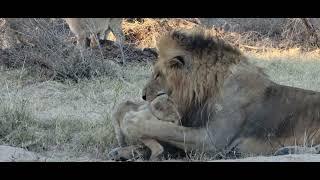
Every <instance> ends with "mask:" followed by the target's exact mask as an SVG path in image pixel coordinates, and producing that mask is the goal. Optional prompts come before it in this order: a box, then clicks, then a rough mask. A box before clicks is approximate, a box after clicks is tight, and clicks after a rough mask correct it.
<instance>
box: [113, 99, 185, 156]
mask: <svg viewBox="0 0 320 180" xmlns="http://www.w3.org/2000/svg"><path fill="white" fill-rule="evenodd" d="M135 113H138V114H140V115H143V116H144V117H146V118H148V119H152V117H154V118H157V120H162V121H168V122H171V123H174V124H179V122H180V115H179V113H178V111H177V109H176V107H175V105H174V103H173V101H171V100H170V99H169V97H168V96H167V95H161V96H158V97H156V98H155V99H154V100H153V101H152V102H150V103H148V102H147V103H134V102H131V101H126V102H123V103H121V104H120V105H119V106H118V107H117V109H116V111H115V113H114V114H113V125H114V129H115V132H116V137H117V140H118V143H119V146H120V147H126V146H127V143H126V138H125V137H126V133H125V132H126V131H125V130H123V129H122V124H123V121H124V120H125V119H126V118H130V116H131V115H134V114H135ZM139 140H140V141H141V142H142V143H143V144H144V145H146V146H147V147H148V148H149V149H150V150H151V156H150V159H151V160H156V159H157V158H158V156H159V155H160V154H162V152H163V147H162V145H161V144H160V143H158V142H157V141H156V140H154V139H152V138H140V139H139ZM132 147H133V148H135V147H134V146H132ZM125 149H126V150H125V151H122V153H125V154H126V153H127V152H130V151H128V150H127V149H128V148H125ZM122 156H125V157H128V156H130V154H126V155H122Z"/></svg>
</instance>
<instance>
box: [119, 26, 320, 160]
mask: <svg viewBox="0 0 320 180" xmlns="http://www.w3.org/2000/svg"><path fill="white" fill-rule="evenodd" d="M158 49H159V58H158V60H157V62H156V63H155V64H154V67H153V74H152V77H151V79H150V81H149V82H148V84H147V85H146V87H145V88H144V91H143V99H145V100H147V101H152V100H153V99H154V98H155V97H156V95H157V94H155V93H154V92H152V91H150V89H154V88H153V87H154V86H157V87H161V89H162V91H160V93H161V94H162V93H163V92H165V93H167V94H168V95H169V96H170V98H172V99H173V101H174V103H176V105H177V106H178V111H179V113H180V114H181V116H182V126H179V125H176V124H172V123H168V122H164V121H159V120H156V119H155V118H153V119H152V120H150V119H145V118H144V117H143V116H141V115H139V114H132V115H131V117H130V118H127V121H126V122H125V123H124V126H126V129H127V133H128V134H129V135H131V136H135V137H151V138H154V139H157V140H160V141H163V142H167V143H169V144H171V145H174V146H176V147H178V148H181V149H185V150H187V151H188V150H194V149H197V150H203V151H206V152H208V151H213V152H228V151H230V150H231V149H233V148H237V149H238V150H239V152H241V153H248V154H265V155H268V154H273V153H274V152H275V151H276V150H278V149H279V148H281V147H284V146H290V145H295V144H297V145H303V144H304V145H312V144H313V145H314V144H319V141H320V138H319V135H320V133H319V129H320V93H319V92H314V91H310V90H304V89H299V88H295V87H288V86H284V85H279V84H277V83H275V82H273V81H271V80H270V79H269V78H268V76H267V75H266V74H264V73H263V71H262V70H261V69H259V68H258V67H256V66H254V65H253V64H250V63H249V62H248V60H247V58H246V57H245V56H244V55H243V54H242V53H241V52H240V51H239V49H237V48H236V47H233V46H231V45H229V44H227V43H226V42H224V41H223V40H222V39H219V38H217V37H215V36H212V35H211V34H210V32H209V31H207V30H203V29H197V30H192V31H190V30H189V31H183V30H180V31H179V30H174V31H172V32H170V33H168V34H166V35H165V36H163V37H162V38H161V40H160V41H159V43H158ZM151 118H152V117H151Z"/></svg>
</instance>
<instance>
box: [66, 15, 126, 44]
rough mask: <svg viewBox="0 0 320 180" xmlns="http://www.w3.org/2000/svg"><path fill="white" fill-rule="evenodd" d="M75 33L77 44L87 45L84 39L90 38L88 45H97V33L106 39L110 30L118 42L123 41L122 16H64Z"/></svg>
mask: <svg viewBox="0 0 320 180" xmlns="http://www.w3.org/2000/svg"><path fill="white" fill-rule="evenodd" d="M64 19H65V21H66V22H67V24H68V25H69V27H70V30H71V31H72V32H73V33H74V34H75V36H76V38H77V43H78V45H79V46H81V47H83V48H85V47H87V43H86V40H87V38H90V46H91V47H96V46H97V45H98V42H97V41H98V38H99V37H97V34H99V35H100V36H102V39H107V37H108V35H109V33H110V32H112V33H113V34H114V35H115V37H116V40H117V41H118V42H119V43H123V38H124V35H123V32H122V18H64Z"/></svg>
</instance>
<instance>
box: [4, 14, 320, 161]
mask: <svg viewBox="0 0 320 180" xmlns="http://www.w3.org/2000/svg"><path fill="white" fill-rule="evenodd" d="M59 22H60V21H59ZM0 24H1V23H0ZM198 25H199V24H197V23H195V22H192V21H189V20H185V19H160V20H159V19H149V18H145V19H144V21H143V22H139V21H132V22H129V21H124V23H123V30H124V32H125V35H126V44H125V46H124V54H125V57H126V59H127V62H128V63H127V64H126V65H123V64H121V60H120V58H121V56H120V50H119V48H118V47H117V46H116V45H115V44H114V43H113V42H112V41H101V48H100V49H93V50H90V51H88V52H86V53H88V57H91V59H88V62H81V63H82V64H81V63H80V65H81V66H83V69H80V70H79V69H77V67H76V66H72V67H69V66H65V65H64V64H63V62H64V61H66V60H68V58H69V56H71V55H72V53H73V51H72V50H70V51H66V52H68V53H67V55H65V54H66V53H65V52H61V54H59V52H54V53H55V54H54V56H52V57H51V56H50V55H51V54H53V51H52V49H49V50H48V53H47V54H44V53H38V51H36V50H35V49H36V48H34V47H33V48H30V47H19V46H17V47H14V48H16V49H14V48H12V49H2V50H1V51H0V67H1V69H0V161H108V159H107V156H106V154H107V153H108V152H109V151H110V150H111V149H112V148H114V147H116V146H117V143H116V140H115V136H114V132H113V129H112V125H111V120H110V118H111V117H110V114H111V112H112V111H113V108H114V107H115V105H116V104H118V103H119V102H121V101H124V100H127V99H131V100H136V101H137V100H141V90H142V87H143V86H144V84H145V83H146V80H147V78H148V77H149V75H150V72H151V66H152V62H153V61H154V60H155V58H156V54H155V53H154V49H153V48H155V46H156V41H157V39H158V38H159V37H160V36H161V34H162V33H164V32H167V31H170V30H172V29H174V28H192V27H194V26H198ZM55 28H61V29H63V30H62V31H61V30H59V32H62V33H60V34H58V33H57V34H58V35H57V37H58V38H56V39H55V41H58V42H59V43H60V42H64V44H67V45H68V46H67V47H65V46H62V48H66V49H67V50H69V49H68V48H70V49H72V43H70V46H69V44H68V42H69V41H70V39H71V41H72V34H70V32H69V30H68V28H66V27H65V26H62V25H61V24H58V25H56V26H55ZM55 30H56V29H53V30H52V31H50V32H51V34H55V32H56V31H55ZM217 33H218V34H219V35H221V36H222V37H223V38H224V39H226V40H228V41H230V42H231V43H233V44H235V45H237V46H239V47H240V48H241V49H242V50H243V51H244V52H245V53H246V55H248V56H249V58H250V61H251V62H252V63H255V64H256V65H258V66H260V67H263V68H264V69H265V71H266V73H267V74H268V75H269V76H270V78H271V79H272V80H274V81H276V82H278V83H280V84H285V85H290V86H295V87H301V88H305V89H311V90H316V91H320V79H319V76H318V75H319V73H320V68H319V67H320V53H319V50H318V49H312V50H309V51H302V50H301V49H302V48H298V47H296V48H294V47H291V48H287V49H281V48H279V47H276V45H275V43H270V41H269V40H266V39H264V38H262V39H261V40H259V41H258V40H256V44H257V46H253V45H254V44H255V43H254V40H252V36H250V37H251V38H249V35H247V36H246V37H243V36H244V35H243V34H241V33H237V32H228V33H227V32H223V31H220V30H219V31H217ZM33 39H36V38H33ZM65 39H67V40H65ZM111 39H112V37H111ZM36 40H38V39H36ZM1 42H2V41H1ZM39 42H41V39H40V38H39ZM50 42H51V41H50ZM52 42H53V41H52ZM263 42H264V43H263ZM0 44H1V43H0ZM279 44H280V43H279ZM49 45H50V46H49ZM49 45H48V46H47V47H46V48H51V47H52V44H49ZM255 47H258V48H255ZM40 50H43V49H40ZM54 50H56V49H54ZM56 51H57V50H56ZM12 52H15V53H16V56H14V57H15V58H12V57H13V53H12ZM22 52H24V53H25V52H32V55H30V54H25V55H23V53H22ZM69 52H72V53H69ZM70 54H71V55H70ZM18 55H19V56H18ZM62 55H63V56H62ZM72 57H73V56H72ZM75 57H76V56H75ZM31 60H32V61H31ZM39 60H41V63H42V64H40V65H39ZM49 60H50V61H49ZM89 60H92V61H89ZM21 62H22V63H21ZM31 62H32V63H33V64H31ZM70 62H72V63H74V64H75V65H78V64H76V63H79V62H78V61H77V62H73V61H68V63H70ZM106 62H108V63H109V62H113V63H111V64H105V63H106ZM28 63H30V64H31V65H30V64H28ZM94 63H95V64H94ZM99 63H102V64H99ZM102 65H106V66H108V67H109V66H111V65H112V67H111V68H110V69H103V70H101V69H99V68H98V67H101V66H102ZM43 66H45V67H46V68H43ZM48 67H49V68H48ZM88 67H89V68H88ZM95 68H97V69H95ZM88 69H90V72H91V74H90V76H88V75H86V76H80V75H79V74H81V73H83V72H87V71H88ZM47 71H48V72H47ZM73 71H74V72H75V73H73V74H70V72H73ZM95 71H97V72H95ZM98 71H99V72H98ZM111 71H116V72H117V73H110V72H111ZM44 72H46V73H44ZM57 72H58V73H61V74H62V75H65V76H57ZM79 72H80V73H79ZM55 73H56V74H55ZM68 73H69V74H68ZM74 74H76V75H74ZM92 74H93V75H92ZM67 75H68V76H67ZM73 75H74V76H73ZM56 77H59V78H56ZM75 78H76V81H75ZM187 160H188V161H190V160H191V161H212V159H210V158H199V157H194V158H193V159H187ZM172 161H179V160H172ZM219 161H221V160H219ZM222 161H265V162H267V161H320V155H313V154H300V155H285V156H277V157H260V156H259V157H247V158H244V159H240V160H238V159H237V160H222Z"/></svg>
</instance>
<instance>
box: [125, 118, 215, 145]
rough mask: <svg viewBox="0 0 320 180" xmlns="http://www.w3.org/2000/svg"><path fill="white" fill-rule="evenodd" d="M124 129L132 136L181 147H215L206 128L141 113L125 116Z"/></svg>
mask: <svg viewBox="0 0 320 180" xmlns="http://www.w3.org/2000/svg"><path fill="white" fill-rule="evenodd" d="M123 130H124V131H125V133H126V134H128V135H130V136H132V137H136V138H153V139H157V140H160V141H163V142H167V143H170V144H172V145H174V146H176V147H178V148H180V149H185V150H191V149H198V148H199V147H201V148H204V150H206V149H212V148H213V144H212V143H211V141H210V138H208V131H207V130H206V128H189V127H183V126H179V125H176V124H173V123H170V122H165V121H160V120H158V119H157V118H156V117H154V116H148V117H145V116H143V115H141V114H139V113H128V114H126V116H125V117H124V124H123Z"/></svg>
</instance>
